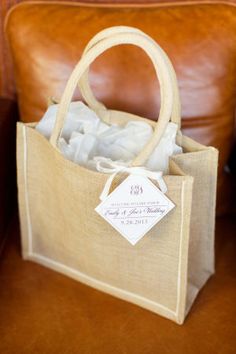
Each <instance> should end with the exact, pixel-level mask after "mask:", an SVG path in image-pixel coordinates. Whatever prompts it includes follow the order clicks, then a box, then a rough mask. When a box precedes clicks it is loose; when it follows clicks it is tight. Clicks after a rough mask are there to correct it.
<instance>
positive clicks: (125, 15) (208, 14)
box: [6, 2, 236, 211]
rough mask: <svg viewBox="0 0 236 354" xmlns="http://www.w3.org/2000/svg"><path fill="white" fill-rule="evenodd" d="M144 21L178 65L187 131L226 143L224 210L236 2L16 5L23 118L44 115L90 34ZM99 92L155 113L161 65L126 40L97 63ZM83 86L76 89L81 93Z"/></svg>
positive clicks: (12, 20)
mask: <svg viewBox="0 0 236 354" xmlns="http://www.w3.org/2000/svg"><path fill="white" fill-rule="evenodd" d="M120 24H123V25H129V26H134V27H138V28H140V29H141V30H143V31H145V32H146V33H148V34H149V35H151V36H152V37H153V38H154V39H156V40H157V42H158V43H159V44H160V45H161V46H162V47H163V48H164V49H165V50H166V52H167V53H168V55H169V56H170V58H171V60H172V61H173V64H174V67H175V69H176V71H177V77H178V80H179V87H180V92H181V99H182V117H183V128H184V133H185V134H186V135H189V136H191V137H193V138H194V139H196V140H197V141H200V142H202V143H204V144H206V145H213V146H215V147H217V148H218V149H219V150H220V166H219V175H220V179H219V195H220V200H219V202H218V210H219V211H225V210H226V209H227V208H228V206H229V203H230V194H232V193H231V192H230V188H231V185H230V183H229V182H230V181H229V180H228V179H227V177H228V176H226V174H225V172H224V166H225V164H226V163H227V161H228V157H229V154H230V150H231V147H232V142H233V130H234V112H235V100H236V95H235V90H236V41H235V32H236V7H234V6H228V5H223V4H214V5H213V4H196V3H192V4H191V3H190V4H187V5H185V4H184V3H183V4H182V5H178V4H174V3H173V4H169V5H165V6H158V5H156V6H153V7H151V8H148V7H147V8H145V7H138V6H136V7H135V8H124V7H109V6H106V7H99V6H97V7H96V6H83V5H81V4H63V3H61V2H60V4H59V3H58V4H55V3H54V4H53V3H50V2H47V3H35V4H31V3H29V2H28V3H25V4H21V5H19V6H18V7H16V8H14V9H13V11H11V13H10V15H9V17H8V21H7V26H6V31H7V36H8V40H9V43H10V47H11V51H12V55H13V59H14V67H15V78H16V84H17V92H18V100H19V106H20V113H21V119H22V120H23V121H25V122H30V121H36V120H39V119H40V117H41V116H42V114H43V112H44V110H45V109H46V106H47V100H48V97H50V96H54V97H56V98H60V96H61V94H62V92H63V88H64V86H65V82H66V80H67V79H68V77H69V75H70V73H71V70H72V68H73V66H74V65H75V64H76V62H77V61H78V59H79V58H80V55H81V52H82V50H83V49H84V47H85V45H86V43H87V42H88V40H89V39H90V38H91V37H92V36H93V35H94V34H95V33H96V32H98V31H99V30H101V29H103V28H105V27H109V26H113V25H120ZM90 80H91V84H92V87H93V89H94V92H95V94H96V96H97V97H98V98H99V99H100V100H101V101H103V102H104V103H105V104H106V105H107V106H108V107H112V108H115V109H121V110H125V111H130V112H133V113H136V114H139V115H142V116H147V117H149V118H151V119H155V118H156V116H157V114H158V110H159V93H158V84H157V80H156V78H155V76H154V70H153V68H152V66H151V64H150V62H149V60H148V59H147V58H146V57H145V55H144V53H143V52H141V50H140V49H137V48H134V47H127V46H122V47H121V46H120V47H117V48H114V49H112V50H110V51H109V52H107V53H105V54H104V55H103V56H102V57H101V58H99V59H98V60H97V61H96V62H95V64H94V65H93V66H92V70H91V73H90ZM78 97H79V93H78V92H77V93H76V98H78Z"/></svg>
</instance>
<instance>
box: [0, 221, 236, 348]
mask: <svg viewBox="0 0 236 354" xmlns="http://www.w3.org/2000/svg"><path fill="white" fill-rule="evenodd" d="M216 231H217V235H216V240H217V242H216V246H217V247H216V274H215V275H214V276H213V277H212V278H211V279H210V280H209V282H208V283H207V285H206V286H205V287H204V289H203V290H202V292H201V293H200V294H199V296H198V298H197V300H196V302H195V304H194V306H193V308H192V310H191V312H190V314H189V315H188V317H187V319H186V321H185V323H184V325H183V326H178V325H177V324H175V323H173V322H171V321H169V320H166V319H164V318H162V317H160V316H157V315H155V314H153V313H151V312H149V311H146V310H144V309H142V308H140V307H138V306H135V305H131V304H129V303H127V302H124V301H122V300H118V299H116V298H114V297H112V296H109V295H106V294H103V293H102V292H99V291H96V290H94V289H91V288H89V287H87V286H85V285H83V284H80V283H78V282H76V281H74V280H71V279H69V278H67V277H65V276H63V275H60V274H58V273H56V272H53V271H51V270H49V269H46V268H44V267H41V266H39V265H37V264H35V263H31V262H26V261H23V260H22V259H21V257H20V247H19V233H18V227H17V223H15V224H13V225H12V229H11V232H10V234H9V236H10V237H9V239H8V243H7V245H6V247H5V250H4V254H3V256H2V258H1V259H0V283H1V291H0V338H1V340H0V352H1V353H3V354H15V353H19V354H36V353H40V354H41V353H43V354H54V353H55V354H64V353H67V354H111V353H112V354H126V353H127V354H158V353H160V354H183V353H184V354H235V348H236V337H235V330H236V307H235V298H236V278H235V271H236V267H235V266H236V263H235V256H236V255H235V250H236V247H235V246H236V242H235V241H236V239H235V232H236V223H235V220H233V219H229V218H222V219H219V220H218V221H217V227H216ZM226 235H227V237H225V236H226Z"/></svg>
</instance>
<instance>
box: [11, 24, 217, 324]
mask: <svg viewBox="0 0 236 354" xmlns="http://www.w3.org/2000/svg"><path fill="white" fill-rule="evenodd" d="M119 44H133V45H136V46H139V47H140V48H142V49H143V50H144V51H145V52H146V53H147V55H148V56H149V57H150V59H151V60H152V63H153V65H154V67H155V70H156V73H157V75H158V77H159V82H160V92H161V110H160V115H159V119H158V121H157V123H156V122H151V121H149V120H146V119H144V118H141V117H138V116H135V115H132V114H128V113H124V112H117V111H113V110H107V109H106V108H105V107H104V106H103V105H102V104H101V103H99V102H97V101H96V99H95V98H94V96H93V94H92V92H91V90H90V88H89V85H88V76H87V70H88V68H89V65H90V64H91V63H92V62H93V61H94V60H95V58H96V57H97V56H98V55H100V54H102V53H103V52H104V51H105V50H107V49H109V48H111V47H113V46H115V45H119ZM77 84H79V87H80V89H81V92H82V95H83V97H84V99H85V101H87V103H88V105H89V106H90V107H91V108H92V109H94V111H95V112H96V113H97V114H98V115H99V116H100V118H101V119H103V120H104V121H106V122H110V123H116V124H120V125H123V124H125V123H126V122H127V121H129V120H142V121H146V122H148V123H149V124H151V125H153V127H154V133H153V136H152V139H151V141H150V142H148V144H147V145H146V146H145V148H144V149H143V151H142V152H141V153H140V154H139V155H138V156H137V158H136V159H135V160H134V161H133V163H132V164H133V166H142V165H144V163H145V161H146V160H147V158H148V157H149V155H150V154H151V152H152V151H153V149H154V147H155V146H156V145H157V144H158V142H159V141H160V138H161V136H162V134H163V132H164V130H165V128H166V126H167V123H168V122H169V121H170V120H171V121H172V122H175V123H177V124H178V126H179V132H178V136H177V142H178V144H179V145H181V146H182V148H183V153H182V154H178V155H175V156H173V157H171V158H170V161H169V174H168V175H166V176H164V180H165V183H166V185H167V189H168V191H167V193H166V195H167V196H168V198H169V199H170V200H171V201H172V202H173V203H174V204H175V208H174V209H173V210H172V211H171V212H170V213H169V214H168V215H167V216H166V217H164V218H163V219H162V220H161V221H160V222H159V223H158V224H156V225H155V226H154V227H153V228H152V229H151V230H150V231H149V232H148V233H147V234H146V235H145V237H143V238H142V240H141V241H139V242H138V243H137V244H136V245H135V246H132V245H131V244H129V243H128V242H127V241H126V240H125V239H124V238H123V237H121V236H120V235H119V233H118V232H117V231H116V230H115V229H113V228H112V226H111V225H109V224H108V223H107V222H106V221H105V220H104V219H102V218H101V217H100V216H99V215H98V214H97V213H96V212H95V210H94V209H95V208H96V207H97V205H98V204H99V195H100V193H101V191H102V190H103V188H104V185H105V183H106V181H107V178H108V175H107V174H103V173H100V172H95V171H92V170H88V169H86V168H84V167H82V166H79V165H76V164H74V163H73V162H71V161H69V160H66V159H65V158H64V157H63V156H62V154H61V153H60V151H59V150H58V147H57V146H58V139H59V137H60V133H61V130H62V127H63V124H64V120H65V118H66V113H67V111H68V107H69V104H70V102H71V99H72V96H73V92H74V90H75V88H76V86H77ZM34 127H35V123H32V124H23V123H18V124H17V170H18V201H19V210H20V222H21V237H22V251H23V257H24V259H28V260H32V261H34V262H37V263H40V264H42V265H45V266H47V267H49V268H51V269H54V270H56V271H59V272H61V273H63V274H65V275H68V276H70V277H72V278H74V279H76V280H79V281H81V282H83V283H85V284H87V285H90V286H93V287H95V288H97V289H99V290H102V291H105V292H107V293H109V294H112V295H114V296H117V297H119V298H121V299H124V300H127V301H130V302H132V303H135V304H137V305H140V306H142V307H144V308H146V309H149V310H151V311H153V312H155V313H157V314H160V315H162V316H165V317H167V318H169V319H171V320H173V321H175V322H177V323H179V324H181V323H183V321H184V318H185V316H186V314H187V313H188V311H189V309H190V307H191V305H192V303H193V301H194V299H195V297H196V295H197V293H198V292H199V290H200V289H201V288H202V286H203V285H204V283H205V282H206V281H207V279H208V278H209V276H210V275H211V274H212V273H213V272H214V219H215V197H216V175H217V160H218V153H217V150H216V149H214V148H212V147H206V146H203V145H201V144H199V143H197V142H195V141H193V140H192V139H190V138H188V137H185V136H183V135H182V134H181V131H180V104H179V94H178V88H177V83H176V78H175V74H174V70H173V67H172V65H171V63H170V61H169V59H168V58H167V56H166V54H165V53H164V52H163V50H162V49H161V48H160V47H159V46H158V45H157V44H156V43H155V42H154V41H153V40H152V39H151V38H150V37H148V36H146V35H145V34H144V33H142V32H140V31H138V30H136V29H132V28H129V27H113V28H110V29H107V30H104V31H102V32H100V33H99V34H98V35H97V36H95V37H94V38H93V39H92V41H91V42H90V43H89V44H88V46H87V48H86V50H85V52H84V54H83V56H82V58H81V60H80V62H79V63H78V64H77V66H76V67H75V69H74V71H73V72H72V74H71V77H70V78H69V80H68V83H67V85H66V88H65V91H64V93H63V95H62V98H61V102H60V105H59V109H58V113H57V118H56V123H55V126H54V130H53V133H52V136H51V139H50V142H49V141H48V140H46V139H45V138H44V137H43V136H42V135H41V134H39V133H38V132H37V131H36V130H35V129H34ZM119 183H120V176H117V177H116V179H115V184H119ZM154 183H155V182H154Z"/></svg>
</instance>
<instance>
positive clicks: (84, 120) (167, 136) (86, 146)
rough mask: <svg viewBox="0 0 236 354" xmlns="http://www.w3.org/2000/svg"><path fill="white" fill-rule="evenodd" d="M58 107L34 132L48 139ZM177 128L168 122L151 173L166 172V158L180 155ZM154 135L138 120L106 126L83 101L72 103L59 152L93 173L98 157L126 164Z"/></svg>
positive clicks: (150, 165)
mask: <svg viewBox="0 0 236 354" xmlns="http://www.w3.org/2000/svg"><path fill="white" fill-rule="evenodd" d="M57 109H58V104H54V105H51V106H49V107H48V109H47V111H46V113H45V114H44V116H43V118H42V119H41V120H40V122H39V123H38V124H37V125H36V130H37V131H38V132H40V133H41V134H42V135H44V136H45V137H46V138H47V139H49V138H50V136H51V133H52V130H53V127H54V124H55V119H56V113H57ZM176 133H177V125H176V124H174V123H171V122H170V123H168V125H167V128H166V130H165V133H164V135H163V136H162V138H161V140H160V143H159V144H158V146H157V147H156V148H155V150H154V151H153V153H152V155H151V156H150V158H149V160H148V161H147V163H146V167H147V168H148V169H149V170H152V171H162V172H163V173H164V174H165V173H167V172H168V164H169V157H170V156H171V155H175V154H179V153H182V148H181V147H180V146H178V145H176V143H175V140H176ZM152 134H153V129H152V127H151V126H150V125H149V124H147V123H145V122H140V121H129V122H128V123H127V124H126V125H125V126H124V127H120V126H118V125H108V124H105V123H103V122H102V121H101V120H100V118H99V117H98V116H97V115H96V113H95V112H93V111H92V110H91V109H90V108H88V107H87V106H86V105H85V104H84V103H83V102H72V103H71V104H70V108H69V112H68V114H67V118H66V121H65V125H64V128H63V130H62V134H61V137H60V139H59V149H60V151H61V152H62V154H63V155H64V156H65V158H66V159H68V160H71V161H73V162H75V163H77V164H79V165H82V166H84V167H87V168H90V169H93V170H96V165H97V163H96V161H97V158H98V157H103V158H107V160H108V161H109V160H112V161H119V164H122V163H123V164H124V165H127V164H128V163H129V162H130V161H132V160H133V159H134V158H135V156H137V155H138V154H139V152H140V151H141V150H142V149H143V148H144V146H145V144H146V143H147V142H148V141H149V140H150V138H151V136H152Z"/></svg>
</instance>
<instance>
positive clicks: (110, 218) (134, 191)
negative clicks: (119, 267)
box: [95, 175, 175, 245]
mask: <svg viewBox="0 0 236 354" xmlns="http://www.w3.org/2000/svg"><path fill="white" fill-rule="evenodd" d="M174 207H175V205H174V204H173V203H172V201H171V200H170V199H168V198H167V197H166V196H165V194H163V193H162V192H161V191H160V190H159V189H158V188H157V187H156V186H155V184H154V183H152V182H151V181H150V179H148V178H147V177H143V176H138V175H130V176H128V177H127V178H126V179H125V180H124V181H123V182H122V183H121V184H120V185H119V186H118V187H117V188H116V189H115V190H114V191H113V192H112V193H111V194H109V196H108V197H107V198H106V199H105V200H104V201H103V202H101V203H100V204H99V205H98V206H97V207H96V209H95V210H96V212H97V213H98V214H99V215H101V216H102V217H103V218H104V219H105V220H106V221H107V222H108V223H109V224H111V225H112V226H113V227H114V228H115V229H116V230H117V231H118V232H119V233H120V234H121V235H122V236H123V237H125V238H126V240H128V241H129V242H130V243H131V244H132V245H135V244H136V243H137V242H138V241H139V240H140V239H141V238H142V237H143V236H144V235H145V234H146V233H147V232H148V231H149V230H150V229H151V228H152V227H153V226H154V225H156V224H157V223H158V222H159V221H160V220H161V219H162V218H163V217H164V216H165V215H167V214H168V213H169V212H170V211H171V210H172V209H173V208H174Z"/></svg>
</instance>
